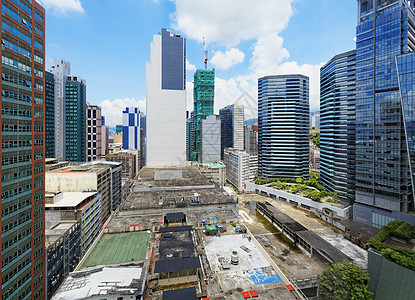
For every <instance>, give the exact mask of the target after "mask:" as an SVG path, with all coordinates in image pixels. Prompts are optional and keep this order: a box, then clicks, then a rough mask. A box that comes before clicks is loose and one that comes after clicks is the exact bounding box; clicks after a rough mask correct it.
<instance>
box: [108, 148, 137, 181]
mask: <svg viewBox="0 0 415 300" xmlns="http://www.w3.org/2000/svg"><path fill="white" fill-rule="evenodd" d="M139 157H140V155H139V150H122V151H118V152H113V153H112V154H109V155H107V156H106V157H105V159H106V160H107V161H114V162H120V163H122V177H123V178H128V179H134V178H135V176H136V175H137V172H138V171H139V170H140V169H141V166H140V164H139Z"/></svg>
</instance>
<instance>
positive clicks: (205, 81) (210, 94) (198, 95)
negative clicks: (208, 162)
mask: <svg viewBox="0 0 415 300" xmlns="http://www.w3.org/2000/svg"><path fill="white" fill-rule="evenodd" d="M214 97H215V69H213V70H207V69H204V70H203V69H198V70H196V73H195V76H194V88H193V99H194V100H193V101H194V102H193V103H194V108H193V113H194V116H193V118H194V119H193V126H194V127H193V130H194V134H193V152H192V156H191V160H192V161H200V162H201V157H200V149H201V145H202V135H201V125H202V120H204V119H206V117H207V116H209V115H213V110H214Z"/></svg>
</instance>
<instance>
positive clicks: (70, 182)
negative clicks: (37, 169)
mask: <svg viewBox="0 0 415 300" xmlns="http://www.w3.org/2000/svg"><path fill="white" fill-rule="evenodd" d="M111 178H112V177H111V168H110V167H109V166H104V165H94V164H82V165H79V166H68V167H65V168H62V169H58V170H53V171H50V172H47V173H46V174H45V190H46V191H47V192H49V193H58V192H83V191H97V192H98V193H100V194H101V208H102V213H101V223H102V224H104V222H105V220H106V219H107V218H108V217H109V215H110V212H111Z"/></svg>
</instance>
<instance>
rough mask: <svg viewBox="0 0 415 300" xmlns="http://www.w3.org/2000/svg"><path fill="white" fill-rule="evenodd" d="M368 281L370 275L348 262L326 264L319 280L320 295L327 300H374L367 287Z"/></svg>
mask: <svg viewBox="0 0 415 300" xmlns="http://www.w3.org/2000/svg"><path fill="white" fill-rule="evenodd" d="M368 280H369V275H367V274H366V273H365V272H363V271H362V270H361V269H360V268H359V267H358V266H357V265H355V264H354V263H351V262H350V261H348V260H345V261H344V262H343V264H333V265H329V264H326V268H325V270H324V272H323V274H322V275H321V277H320V279H319V289H318V293H319V296H321V298H322V299H327V300H345V299H350V300H358V299H359V300H366V299H372V293H371V292H369V290H368V287H367V282H368Z"/></svg>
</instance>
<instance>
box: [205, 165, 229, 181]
mask: <svg viewBox="0 0 415 300" xmlns="http://www.w3.org/2000/svg"><path fill="white" fill-rule="evenodd" d="M199 170H200V173H201V174H202V175H203V176H205V177H206V178H208V179H211V180H212V181H213V182H215V183H217V184H218V185H219V186H224V185H225V181H226V166H225V165H224V164H222V163H217V164H205V165H200V166H199Z"/></svg>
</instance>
